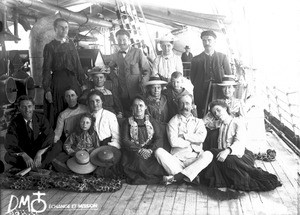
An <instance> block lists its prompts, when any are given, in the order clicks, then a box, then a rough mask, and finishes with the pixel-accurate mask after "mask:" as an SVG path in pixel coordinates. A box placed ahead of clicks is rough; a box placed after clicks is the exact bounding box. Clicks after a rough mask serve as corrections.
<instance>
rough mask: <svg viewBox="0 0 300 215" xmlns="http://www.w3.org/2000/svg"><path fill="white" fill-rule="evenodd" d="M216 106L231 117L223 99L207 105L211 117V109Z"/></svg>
mask: <svg viewBox="0 0 300 215" xmlns="http://www.w3.org/2000/svg"><path fill="white" fill-rule="evenodd" d="M217 105H218V106H221V107H223V108H225V109H226V111H227V113H228V114H229V115H231V111H230V108H229V106H228V104H227V103H226V101H225V100H224V99H217V100H214V101H212V102H211V103H210V104H209V111H210V112H211V113H212V115H214V114H213V112H212V109H213V108H214V107H215V106H217Z"/></svg>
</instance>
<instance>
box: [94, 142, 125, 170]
mask: <svg viewBox="0 0 300 215" xmlns="http://www.w3.org/2000/svg"><path fill="white" fill-rule="evenodd" d="M121 155H122V154H121V151H120V150H119V149H117V148H116V147H114V146H100V147H99V148H97V149H94V150H93V151H92V152H91V162H92V163H93V164H94V165H96V166H101V167H110V166H113V165H115V164H117V163H118V162H119V161H120V159H121Z"/></svg>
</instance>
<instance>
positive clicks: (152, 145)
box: [121, 96, 165, 184]
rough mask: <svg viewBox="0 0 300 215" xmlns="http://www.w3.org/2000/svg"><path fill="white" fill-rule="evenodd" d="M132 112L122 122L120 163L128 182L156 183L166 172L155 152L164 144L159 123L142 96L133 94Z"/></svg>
mask: <svg viewBox="0 0 300 215" xmlns="http://www.w3.org/2000/svg"><path fill="white" fill-rule="evenodd" d="M132 112H133V116H131V117H129V118H127V119H126V120H125V121H124V123H123V125H122V129H121V130H122V133H121V137H122V140H121V144H122V149H123V151H122V152H123V157H122V166H123V169H124V173H125V175H126V177H127V182H128V183H130V184H156V183H159V182H161V181H162V177H163V175H164V174H165V171H164V169H163V167H162V166H161V165H160V164H159V163H158V162H157V160H156V158H155V156H154V153H155V151H156V149H157V148H159V147H162V146H163V137H162V135H161V132H160V128H159V125H158V124H157V122H156V121H155V120H153V119H152V118H151V117H150V116H149V115H148V114H147V106H146V104H145V99H144V98H143V97H142V96H136V97H135V98H134V99H133V104H132Z"/></svg>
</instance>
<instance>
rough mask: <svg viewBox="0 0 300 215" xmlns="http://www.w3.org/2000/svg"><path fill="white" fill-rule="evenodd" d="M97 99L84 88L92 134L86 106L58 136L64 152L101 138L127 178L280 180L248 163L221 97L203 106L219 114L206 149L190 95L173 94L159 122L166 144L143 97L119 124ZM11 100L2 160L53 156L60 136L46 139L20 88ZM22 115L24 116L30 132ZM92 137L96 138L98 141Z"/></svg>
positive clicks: (229, 182)
mask: <svg viewBox="0 0 300 215" xmlns="http://www.w3.org/2000/svg"><path fill="white" fill-rule="evenodd" d="M103 100H104V99H103V94H102V93H101V92H99V91H97V90H94V91H91V92H90V93H89V95H88V96H87V101H88V102H87V103H88V106H89V112H90V114H91V115H93V117H94V118H95V123H94V129H95V132H96V133H97V135H96V136H97V137H95V133H93V132H91V131H92V130H89V129H90V128H91V126H92V123H93V119H92V118H91V117H90V115H89V114H85V115H83V116H82V117H81V120H80V123H79V124H80V125H81V130H80V131H79V132H78V131H75V133H74V134H71V135H70V136H69V137H68V138H67V141H66V142H65V143H64V149H65V152H66V154H68V156H70V155H71V156H72V154H73V153H74V152H76V150H78V151H81V150H82V149H84V150H86V151H89V152H90V151H92V153H93V150H94V148H98V147H99V146H100V148H101V146H105V145H108V146H110V147H113V148H114V149H121V152H122V160H121V162H120V163H119V164H120V166H121V167H122V170H123V172H124V173H125V175H126V178H127V182H128V183H132V184H150V183H159V182H160V181H162V180H163V181H164V182H165V184H169V183H173V182H181V181H187V182H192V183H196V184H198V183H199V178H200V182H201V183H202V184H206V185H207V186H210V187H230V188H234V189H238V190H245V191H250V190H256V191H265V190H271V189H275V188H276V187H277V186H280V185H281V183H280V182H279V181H278V179H277V177H276V176H275V175H273V174H270V173H268V172H265V171H263V170H261V169H258V168H256V167H255V166H254V157H253V154H252V153H251V152H249V151H248V150H246V148H245V146H246V141H245V138H244V137H245V132H244V131H245V126H244V123H243V121H242V120H240V119H239V118H234V117H232V116H231V115H230V114H229V113H230V111H229V110H230V109H229V106H228V105H227V103H226V102H225V101H224V100H217V101H215V102H212V103H211V105H210V112H211V113H212V114H213V116H214V117H216V118H217V119H218V120H219V121H220V128H219V130H220V132H219V136H218V139H217V142H216V143H215V145H216V146H215V147H213V148H211V149H208V150H206V151H203V149H202V147H203V144H205V138H206V133H207V131H206V128H205V125H204V122H203V120H202V119H199V118H197V117H195V116H193V114H192V109H193V99H192V96H191V95H189V94H188V95H184V96H182V97H180V98H179V100H178V105H179V112H178V114H176V115H175V116H174V117H172V119H171V120H170V121H169V123H168V124H167V126H166V128H167V129H166V130H167V137H168V139H169V143H170V146H171V150H170V151H168V150H166V149H164V147H163V146H164V139H163V135H164V134H162V129H161V127H160V126H161V125H160V124H159V122H158V121H156V120H154V119H153V118H152V117H151V115H150V114H148V112H147V110H148V107H147V103H146V99H144V97H142V96H137V97H135V98H134V99H133V103H132V115H131V116H130V117H128V118H126V119H125V120H124V121H123V122H121V126H120V127H119V124H118V120H117V117H116V115H115V114H113V113H112V112H110V111H108V110H105V109H103V107H102V103H103V102H102V101H103ZM18 102H19V110H20V112H21V113H20V114H19V115H18V116H17V117H16V118H14V119H13V120H12V122H11V125H10V127H9V129H8V133H7V141H6V149H7V154H6V155H5V160H6V162H8V163H10V164H12V165H14V166H18V167H20V168H24V167H32V168H34V167H37V168H38V167H42V168H47V167H49V165H50V164H52V165H53V164H54V163H55V160H59V156H57V155H59V153H60V151H61V148H62V147H61V144H59V142H60V141H57V142H56V143H55V144H53V142H54V132H53V131H52V129H51V128H50V127H49V123H48V122H47V120H46V119H45V118H44V117H43V116H42V115H40V114H36V113H34V112H33V110H34V103H33V101H32V100H31V99H30V98H27V97H26V96H22V97H20V98H19V99H18ZM27 122H32V128H33V131H34V132H33V133H34V135H32V134H31V131H30V130H29V129H30V123H27ZM27 125H28V126H27ZM26 126H27V127H28V128H27V127H26ZM89 126H90V128H89V129H88V127H89ZM120 129H121V132H120ZM93 138H96V139H97V138H99V144H98V143H97V141H98V140H95V139H93ZM95 141H96V142H95ZM82 154H84V153H82ZM69 159H70V158H69V157H68V160H69ZM61 161H62V162H61V163H63V164H65V163H66V162H65V160H61ZM68 163H70V162H68V161H67V164H68ZM54 166H55V165H54Z"/></svg>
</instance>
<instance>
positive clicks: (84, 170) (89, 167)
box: [67, 157, 97, 174]
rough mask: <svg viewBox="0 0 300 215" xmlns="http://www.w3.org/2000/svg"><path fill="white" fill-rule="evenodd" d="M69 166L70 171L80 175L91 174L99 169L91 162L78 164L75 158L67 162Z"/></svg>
mask: <svg viewBox="0 0 300 215" xmlns="http://www.w3.org/2000/svg"><path fill="white" fill-rule="evenodd" d="M67 166H68V167H69V169H70V170H72V171H73V172H75V173H78V174H89V173H91V172H93V171H94V170H95V169H96V168H97V167H96V166H95V165H94V164H92V163H91V162H88V163H87V164H79V163H77V162H76V160H75V157H72V158H70V159H69V160H67Z"/></svg>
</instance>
